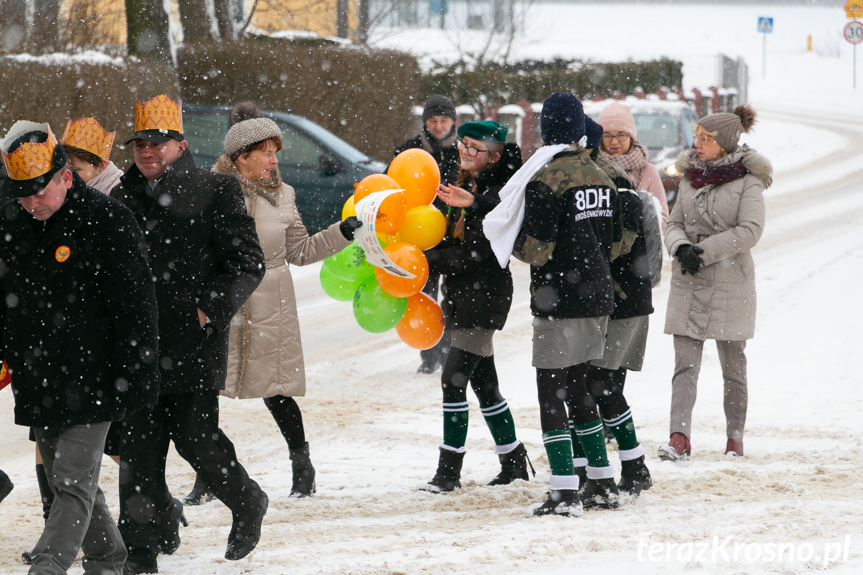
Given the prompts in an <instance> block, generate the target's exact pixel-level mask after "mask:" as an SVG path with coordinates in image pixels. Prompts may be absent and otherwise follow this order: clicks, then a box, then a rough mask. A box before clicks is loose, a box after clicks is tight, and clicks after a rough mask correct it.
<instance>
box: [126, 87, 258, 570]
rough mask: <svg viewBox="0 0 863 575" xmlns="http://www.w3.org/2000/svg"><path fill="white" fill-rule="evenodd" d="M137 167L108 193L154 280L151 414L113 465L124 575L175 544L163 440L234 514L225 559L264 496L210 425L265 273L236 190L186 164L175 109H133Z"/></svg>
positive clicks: (244, 550) (251, 529) (240, 551)
mask: <svg viewBox="0 0 863 575" xmlns="http://www.w3.org/2000/svg"><path fill="white" fill-rule="evenodd" d="M135 116H136V121H135V129H136V131H135V133H134V134H133V135H132V137H131V138H130V140H129V141H128V142H127V143H130V142H134V158H135V163H134V165H133V166H132V167H131V168H129V170H128V171H127V172H126V173H125V174H124V175H123V177H122V178H121V183H120V184H119V185H118V186H117V187H116V188H114V189H113V190H112V191H111V196H112V197H113V198H116V199H117V200H119V201H120V202H122V203H123V204H125V205H126V206H127V207H128V208H129V209H131V210H132V213H133V214H134V215H135V217H136V218H137V220H138V223H139V224H140V226H141V229H142V230H143V232H144V237H145V240H146V242H147V248H148V252H149V257H150V267H151V269H152V273H153V276H154V278H155V287H156V299H157V302H158V309H159V333H160V356H159V367H160V370H161V379H162V388H161V391H160V393H159V399H158V402H157V403H156V405H155V406H154V408H153V410H152V411H149V412H141V413H139V414H135V415H134V416H132V417H130V418H129V419H128V420H127V422H126V434H125V436H124V440H123V443H122V445H121V450H120V451H121V452H120V459H121V469H120V532H121V533H122V534H123V539H124V541H125V542H126V546H127V548H128V550H129V559H128V562H127V571H128V572H130V573H155V572H158V567H157V563H156V555H157V553H158V552H163V553H173V552H174V551H175V550H176V549H177V547H178V546H179V544H180V538H179V525H178V524H179V522H180V521H181V520H182V519H183V515H182V504H181V503H180V502H179V500H177V499H175V498H173V497H171V494H170V492H169V490H168V487H167V485H166V484H165V459H166V456H167V453H168V446H169V442H170V441H173V442H174V446H175V447H176V449H177V452H178V453H179V454H180V456H181V457H183V458H184V459H185V460H186V461H188V462H189V463H190V464H191V466H192V467H193V468H194V469H195V471H196V472H197V473H198V474H200V475H201V477H203V478H204V480H205V482H206V484H207V485H208V486H210V488H211V490H212V492H213V494H214V495H216V497H218V498H219V499H220V500H221V501H222V502H224V503H225V505H227V506H228V507H229V508H230V509H231V512H232V515H233V527H232V528H231V533H230V535H229V538H228V547H227V550H226V552H225V558H226V559H229V560H237V559H241V558H242V557H245V556H246V555H248V554H249V553H250V552H251V551H252V549H254V547H255V545H257V542H258V540H259V539H260V530H261V523H262V521H263V517H264V514H265V513H266V509H267V504H268V498H267V496H266V494H265V493H264V492H263V491H262V490H261V488H260V487H259V486H258V484H257V483H256V482H255V481H254V480H252V479H251V478H250V477H249V475H248V473H246V470H245V468H244V467H243V466H242V465H241V464H240V463H239V462H238V461H237V456H236V453H235V450H234V445H233V444H232V443H231V441H230V440H229V439H228V438H227V437H226V436H225V434H224V433H223V432H222V431H221V429H219V390H220V389H222V388H223V386H224V383H225V375H226V371H227V353H228V327H229V326H230V322H231V317H232V316H233V315H234V313H235V312H236V311H237V310H238V309H239V308H240V307H241V306H242V304H243V302H245V301H246V298H248V297H249V295H251V293H252V292H253V291H254V290H255V288H256V287H257V286H258V284H259V283H260V281H261V278H262V277H263V275H264V272H265V264H264V255H263V252H262V251H261V247H260V245H259V243H258V237H257V233H256V231H255V222H254V220H253V219H252V218H251V217H250V216H249V215H248V214H247V213H246V207H245V204H244V203H243V194H242V190H241V189H240V184H239V182H237V180H236V179H235V178H233V177H231V176H226V175H222V174H215V173H213V172H210V171H208V170H204V169H201V168H198V167H197V166H195V163H194V159H193V157H192V153H191V152H190V151H189V150H188V143H187V142H186V141H185V139H184V138H183V135H182V131H181V130H182V119H181V110H180V106H179V104H177V103H175V102H173V101H172V100H171V99H169V98H167V97H166V96H157V97H155V98H153V99H152V100H149V101H148V102H145V103H143V104H141V103H140V102H138V103H136V114H135Z"/></svg>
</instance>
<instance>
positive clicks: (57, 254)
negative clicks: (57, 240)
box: [54, 246, 72, 264]
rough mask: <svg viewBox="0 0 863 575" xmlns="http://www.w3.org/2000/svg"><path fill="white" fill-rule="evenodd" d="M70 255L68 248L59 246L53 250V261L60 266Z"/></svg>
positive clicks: (70, 251)
mask: <svg viewBox="0 0 863 575" xmlns="http://www.w3.org/2000/svg"><path fill="white" fill-rule="evenodd" d="M70 255H72V250H70V249H69V246H60V247H59V248H57V249H56V250H54V259H55V260H57V261H58V262H60V263H61V264H62V263H63V262H65V261H66V260H68V259H69V256H70Z"/></svg>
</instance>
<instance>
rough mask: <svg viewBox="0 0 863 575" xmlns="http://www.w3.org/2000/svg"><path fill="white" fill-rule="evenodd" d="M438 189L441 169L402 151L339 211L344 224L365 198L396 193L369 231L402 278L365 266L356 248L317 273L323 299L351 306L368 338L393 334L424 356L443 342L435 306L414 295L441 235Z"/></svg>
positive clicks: (422, 155) (417, 153) (420, 154)
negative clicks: (428, 254) (392, 331)
mask: <svg viewBox="0 0 863 575" xmlns="http://www.w3.org/2000/svg"><path fill="white" fill-rule="evenodd" d="M439 185H440V170H439V169H438V166H437V162H435V160H434V158H433V157H432V156H431V154H429V153H428V152H426V151H425V150H420V149H410V150H405V151H404V152H402V153H400V154H399V155H398V156H396V157H395V158H394V159H393V161H392V163H391V164H390V167H389V169H388V170H387V173H386V174H373V175H370V176H367V177H365V178H363V180H362V181H360V182H359V183H358V184H357V185H356V190H355V192H354V195H353V196H351V197H350V198H348V200H347V201H346V202H345V205H344V208H343V209H342V219H344V218H346V217H348V216H355V215H357V212H356V206H357V204H359V203H360V202H361V201H362V200H363V199H365V198H367V197H368V196H369V195H371V194H373V193H376V192H389V191H390V190H401V191H399V192H395V193H389V194H388V195H387V196H386V197H385V199H384V200H383V201H382V202H380V205H379V206H378V209H377V213H376V215H375V219H374V231H375V234H376V236H377V246H375V247H380V248H382V249H383V254H384V255H385V256H386V257H385V258H384V259H385V260H387V261H388V262H389V263H392V264H395V266H397V267H398V268H401V270H403V271H404V272H407V274H405V276H404V277H403V276H401V275H397V274H395V273H390V272H389V271H387V269H385V267H387V266H386V265H379V266H375V265H372V264H371V263H369V261H368V260H367V258H366V251H365V250H364V249H363V247H361V246H360V244H359V243H358V242H356V241H355V242H353V243H351V245H349V246H348V247H346V248H345V249H344V250H342V251H341V252H339V253H337V254H335V255H334V256H332V257H329V258H327V259H325V260H324V263H323V266H321V276H320V279H321V287H322V288H323V290H324V292H325V293H326V294H327V295H328V296H330V297H332V298H333V299H336V300H339V301H353V308H354V318H355V319H356V320H357V323H358V324H359V325H360V327H362V328H363V329H364V330H366V331H368V332H371V333H382V332H385V331H387V330H389V329H392V328H395V330H396V333H397V334H398V336H399V338H400V339H401V340H402V341H403V342H404V343H406V344H407V345H409V346H410V347H412V348H415V349H428V348H430V347H432V346H434V345H435V344H436V343H437V342H438V341H440V338H441V336H442V335H443V328H444V325H443V313H442V312H441V309H440V306H439V305H438V304H437V302H436V301H435V300H434V299H433V298H431V297H429V296H427V295H426V294H424V293H421V291H420V290H422V288H423V286H424V285H425V283H426V280H427V279H428V275H429V269H428V261H427V260H426V258H425V255H424V254H423V250H427V249H430V248H432V247H434V246H436V245H437V244H438V243H439V242H440V241H441V239H443V236H444V233H445V232H446V220H445V218H444V216H443V214H442V213H441V212H440V211H439V210H438V209H437V208H435V207H434V206H432V205H431V202H432V201H434V198H435V195H436V193H437V189H438V186H439ZM360 229H361V230H362V229H363V228H360ZM363 233H365V232H363ZM408 275H410V276H413V277H406V276H408Z"/></svg>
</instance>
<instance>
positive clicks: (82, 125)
mask: <svg viewBox="0 0 863 575" xmlns="http://www.w3.org/2000/svg"><path fill="white" fill-rule="evenodd" d="M116 134H117V132H108V131H107V130H105V128H103V127H102V125H101V124H100V123H99V122H97V121H96V120H95V119H94V118H81V119H80V120H69V121H68V122H66V130H65V131H64V132H63V137H62V138H60V144H62V145H64V146H72V147H73V148H78V149H81V150H85V151H87V152H90V153H91V154H94V155H96V156H99V157H100V158H102V159H103V160H105V161H106V162H107V161H108V160H109V159H110V157H111V147H112V146H113V145H114V136H115V135H116Z"/></svg>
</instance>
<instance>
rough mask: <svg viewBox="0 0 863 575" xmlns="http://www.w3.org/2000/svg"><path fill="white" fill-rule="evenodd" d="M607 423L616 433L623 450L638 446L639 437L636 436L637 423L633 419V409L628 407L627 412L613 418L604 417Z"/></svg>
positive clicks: (615, 435)
mask: <svg viewBox="0 0 863 575" xmlns="http://www.w3.org/2000/svg"><path fill="white" fill-rule="evenodd" d="M603 421H604V422H605V425H607V426H608V428H609V429H610V430H611V433H612V434H614V439H616V440H617V446H618V448H619V449H620V450H621V451H627V450H629V449H635V448H636V447H638V438H637V437H636V436H635V423H633V421H632V410H631V409H627V410H626V412H625V413H623V414H621V415H618V416H617V417H614V418H611V419H603Z"/></svg>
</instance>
